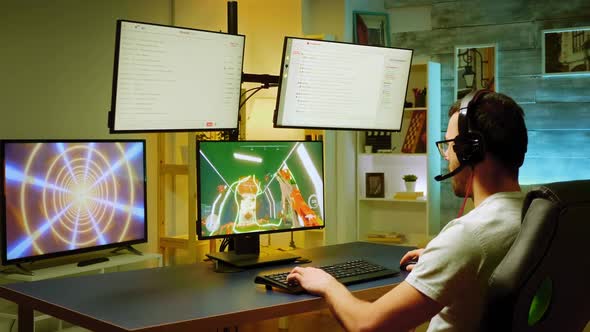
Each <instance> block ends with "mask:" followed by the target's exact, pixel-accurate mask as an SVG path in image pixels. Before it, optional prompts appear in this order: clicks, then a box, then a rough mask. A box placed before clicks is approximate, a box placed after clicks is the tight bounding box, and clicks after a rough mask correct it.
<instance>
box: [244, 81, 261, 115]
mask: <svg viewBox="0 0 590 332" xmlns="http://www.w3.org/2000/svg"><path fill="white" fill-rule="evenodd" d="M262 89H264V87H263V86H259V87H257V88H254V90H255V91H254V92H252V93H251V94H250V95H249V96H248V97H246V99H244V101H242V102H241V103H240V106H239V107H238V110H240V109H242V106H244V104H246V102H247V101H248V99H250V97H252V96H253V95H255V94H256V92H258V91H260V90H262Z"/></svg>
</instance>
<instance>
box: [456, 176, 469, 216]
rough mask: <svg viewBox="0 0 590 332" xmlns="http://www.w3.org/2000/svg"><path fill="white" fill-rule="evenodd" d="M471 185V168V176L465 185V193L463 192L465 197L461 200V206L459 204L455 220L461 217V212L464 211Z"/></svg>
mask: <svg viewBox="0 0 590 332" xmlns="http://www.w3.org/2000/svg"><path fill="white" fill-rule="evenodd" d="M472 184H473V168H472V169H471V176H470V177H469V182H468V183H467V191H466V192H465V197H464V198H463V204H461V208H460V209H459V214H457V218H459V217H461V216H462V215H463V210H465V204H466V203H467V198H468V197H469V193H470V192H471V185H472Z"/></svg>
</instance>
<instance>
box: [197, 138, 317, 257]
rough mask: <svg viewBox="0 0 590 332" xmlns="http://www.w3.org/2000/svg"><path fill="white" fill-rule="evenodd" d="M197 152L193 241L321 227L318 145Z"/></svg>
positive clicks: (251, 145)
mask: <svg viewBox="0 0 590 332" xmlns="http://www.w3.org/2000/svg"><path fill="white" fill-rule="evenodd" d="M197 149H198V151H197V155H198V158H197V179H198V184H197V197H198V202H197V205H198V222H197V235H198V238H199V239H201V240H203V239H211V238H222V237H230V238H231V237H239V236H245V235H248V236H256V237H257V236H258V235H259V234H265V233H274V232H287V231H301V230H309V229H319V228H323V227H324V226H325V224H324V221H325V218H324V170H323V167H324V163H323V143H322V142H321V141H200V142H198V143H197ZM255 249H257V248H255ZM257 259H258V258H257Z"/></svg>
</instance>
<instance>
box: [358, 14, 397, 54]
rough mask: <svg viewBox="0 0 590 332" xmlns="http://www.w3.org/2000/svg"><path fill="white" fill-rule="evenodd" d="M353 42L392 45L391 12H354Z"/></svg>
mask: <svg viewBox="0 0 590 332" xmlns="http://www.w3.org/2000/svg"><path fill="white" fill-rule="evenodd" d="M352 26H353V29H354V31H353V33H352V35H353V42H354V43H355V44H362V45H372V46H390V41H389V14H387V13H374V12H360V11H354V12H352Z"/></svg>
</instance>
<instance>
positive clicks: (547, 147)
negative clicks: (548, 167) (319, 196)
mask: <svg viewBox="0 0 590 332" xmlns="http://www.w3.org/2000/svg"><path fill="white" fill-rule="evenodd" d="M528 135H529V145H528V151H527V154H526V155H527V157H531V158H540V157H544V158H549V157H551V158H555V159H560V158H565V159H571V158H578V159H580V158H590V144H589V143H590V130H529V133H528Z"/></svg>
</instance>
